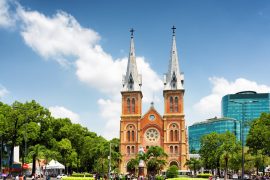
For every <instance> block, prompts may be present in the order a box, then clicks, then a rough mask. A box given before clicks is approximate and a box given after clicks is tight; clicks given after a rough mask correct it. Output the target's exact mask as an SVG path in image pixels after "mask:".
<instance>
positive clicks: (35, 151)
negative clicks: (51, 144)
mask: <svg viewBox="0 0 270 180" xmlns="http://www.w3.org/2000/svg"><path fill="white" fill-rule="evenodd" d="M45 151H46V148H45V146H43V145H40V144H36V145H35V146H31V147H30V148H29V153H28V156H30V157H31V158H32V163H33V164H32V174H35V172H36V161H38V163H39V167H40V159H41V158H43V157H44V152H45Z"/></svg>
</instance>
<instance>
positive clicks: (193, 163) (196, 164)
mask: <svg viewBox="0 0 270 180" xmlns="http://www.w3.org/2000/svg"><path fill="white" fill-rule="evenodd" d="M201 164H202V163H201V161H200V160H199V159H196V158H190V159H189V160H187V162H186V164H185V165H187V166H188V168H189V169H191V170H193V171H194V175H195V176H196V175H197V170H199V169H200V168H201Z"/></svg>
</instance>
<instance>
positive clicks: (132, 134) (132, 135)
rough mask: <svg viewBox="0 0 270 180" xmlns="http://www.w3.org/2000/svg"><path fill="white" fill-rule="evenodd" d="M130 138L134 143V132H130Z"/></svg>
mask: <svg viewBox="0 0 270 180" xmlns="http://www.w3.org/2000/svg"><path fill="white" fill-rule="evenodd" d="M131 138H132V141H135V132H134V131H131Z"/></svg>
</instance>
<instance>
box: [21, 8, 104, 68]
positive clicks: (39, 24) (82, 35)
mask: <svg viewBox="0 0 270 180" xmlns="http://www.w3.org/2000/svg"><path fill="white" fill-rule="evenodd" d="M17 12H18V16H19V17H20V19H21V20H22V31H21V35H22V37H23V38H24V41H25V43H26V44H27V45H28V46H30V47H31V48H32V49H33V50H34V51H36V52H37V53H38V54H39V55H41V56H42V57H44V58H46V59H47V58H52V59H54V60H57V61H58V62H59V63H60V64H61V63H63V60H64V59H65V58H69V57H72V56H75V58H77V57H80V56H84V53H87V52H88V51H89V49H92V50H94V49H95V47H93V46H95V44H96V42H97V41H98V40H99V39H100V37H99V35H98V33H96V32H95V31H93V30H91V29H87V28H83V27H81V26H80V24H79V23H78V22H77V21H76V19H75V18H74V17H73V16H71V15H69V14H67V13H65V12H63V11H59V12H57V13H56V14H55V15H54V16H52V17H47V16H45V15H44V14H41V13H39V12H37V11H26V10H24V9H23V8H22V7H20V8H18V10H17Z"/></svg>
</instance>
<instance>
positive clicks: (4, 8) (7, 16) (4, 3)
mask: <svg viewBox="0 0 270 180" xmlns="http://www.w3.org/2000/svg"><path fill="white" fill-rule="evenodd" d="M10 1H11V0H0V27H4V28H8V27H11V26H13V25H14V23H15V15H13V14H12V12H11V11H10Z"/></svg>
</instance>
